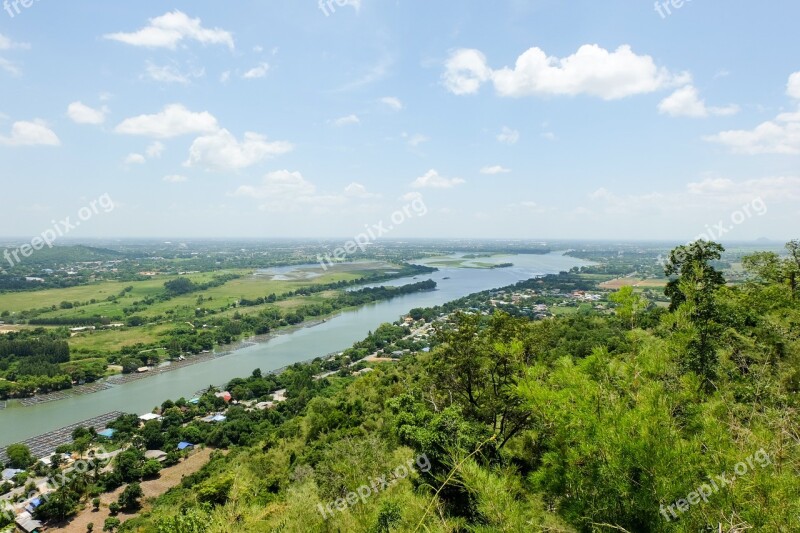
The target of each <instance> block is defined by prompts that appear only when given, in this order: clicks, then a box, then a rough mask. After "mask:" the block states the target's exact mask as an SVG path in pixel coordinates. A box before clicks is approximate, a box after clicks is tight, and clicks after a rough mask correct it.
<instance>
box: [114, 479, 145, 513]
mask: <svg viewBox="0 0 800 533" xmlns="http://www.w3.org/2000/svg"><path fill="white" fill-rule="evenodd" d="M142 496H144V491H142V486H141V485H139V484H138V483H131V484H130V485H128V486H127V487H125V490H123V491H122V494H120V495H119V500H118V503H119V506H120V508H121V509H122V510H124V511H128V512H130V511H136V510H138V509H139V508H140V507H141V506H142V504H141V501H140V500H141V498H142Z"/></svg>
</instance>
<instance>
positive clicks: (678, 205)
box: [589, 176, 800, 223]
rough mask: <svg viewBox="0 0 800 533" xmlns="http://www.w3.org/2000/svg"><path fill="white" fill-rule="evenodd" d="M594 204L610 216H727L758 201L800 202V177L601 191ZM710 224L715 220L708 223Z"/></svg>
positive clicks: (594, 195) (593, 197)
mask: <svg viewBox="0 0 800 533" xmlns="http://www.w3.org/2000/svg"><path fill="white" fill-rule="evenodd" d="M589 197H590V199H591V200H593V205H594V206H595V207H596V208H597V209H599V210H600V211H602V212H604V213H607V214H617V215H625V216H633V215H637V214H645V213H646V214H649V215H651V216H652V215H654V214H657V213H665V214H668V215H670V216H673V217H674V216H675V215H676V214H685V213H687V212H696V213H703V214H706V216H710V215H708V213H709V212H714V213H725V212H726V211H730V212H733V211H736V210H740V209H742V206H745V205H752V203H753V201H754V200H756V199H761V200H762V201H763V202H764V203H765V204H768V205H772V204H775V205H778V204H783V203H793V202H797V201H798V200H800V177H797V176H774V177H762V178H754V179H749V180H740V181H734V180H732V179H728V178H720V177H715V178H706V179H703V180H701V181H696V182H691V183H687V184H686V187H685V188H684V189H683V190H675V191H666V192H647V193H642V194H633V193H621V194H617V193H614V192H612V191H609V190H608V189H606V188H600V189H598V190H596V191H595V192H593V193H592V194H591V195H590V196H589ZM708 222H709V223H710V222H711V220H708Z"/></svg>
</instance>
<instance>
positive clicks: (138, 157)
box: [125, 141, 166, 165]
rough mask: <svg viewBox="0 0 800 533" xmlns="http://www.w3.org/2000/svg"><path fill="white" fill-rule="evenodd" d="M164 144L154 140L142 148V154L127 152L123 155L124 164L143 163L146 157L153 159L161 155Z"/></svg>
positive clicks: (164, 147)
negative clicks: (125, 155)
mask: <svg viewBox="0 0 800 533" xmlns="http://www.w3.org/2000/svg"><path fill="white" fill-rule="evenodd" d="M165 149H166V146H164V144H163V143H161V142H158V141H155V142H154V143H152V144H150V145H149V146H148V147H147V148H145V150H144V155H142V154H136V153H134V154H128V155H127V157H125V164H126V165H144V164H145V163H146V162H147V160H148V159H155V158H159V157H161V154H162V153H164V150H165Z"/></svg>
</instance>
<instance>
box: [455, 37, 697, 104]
mask: <svg viewBox="0 0 800 533" xmlns="http://www.w3.org/2000/svg"><path fill="white" fill-rule="evenodd" d="M442 77H443V81H444V85H445V87H446V88H447V89H448V90H449V91H450V92H452V93H453V94H458V95H464V94H474V93H477V92H478V90H479V89H480V88H481V86H482V85H483V84H484V83H486V82H492V84H493V85H494V88H495V91H497V93H498V94H499V95H500V96H506V97H522V96H532V95H539V96H545V95H573V96H574V95H579V94H586V95H590V96H596V97H599V98H602V99H604V100H616V99H619V98H625V97H628V96H633V95H637V94H646V93H652V92H654V91H657V90H659V89H662V88H664V87H670V86H674V85H677V84H679V83H686V82H688V80H689V76H688V75H687V74H680V75H675V74H672V73H670V72H669V71H668V70H667V69H665V68H663V67H658V66H656V64H655V62H654V61H653V58H652V57H650V56H647V55H637V54H635V53H634V52H633V51H632V50H631V48H630V46H627V45H623V46H620V47H619V48H617V49H616V50H615V51H613V52H609V51H608V50H605V49H604V48H601V47H600V46H598V45H594V44H587V45H583V46H581V47H580V48H579V49H578V51H577V52H576V53H574V54H573V55H571V56H568V57H565V58H558V57H548V56H547V55H546V54H545V52H544V51H543V50H541V49H540V48H531V49H529V50H527V51H526V52H524V53H523V54H522V55H521V56H520V57H519V58H518V59H517V61H516V64H515V66H514V68H513V69H512V68H509V67H505V68H502V69H499V70H493V69H492V68H491V67H490V66H489V64H488V61H487V60H486V56H485V55H484V54H483V53H482V52H480V51H479V50H474V49H461V50H456V51H455V52H453V53H452V54H451V55H450V57H449V58H448V60H447V61H446V63H445V72H444V74H443V76H442Z"/></svg>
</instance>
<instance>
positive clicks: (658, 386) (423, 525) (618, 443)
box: [48, 242, 800, 533]
mask: <svg viewBox="0 0 800 533" xmlns="http://www.w3.org/2000/svg"><path fill="white" fill-rule="evenodd" d="M721 250H722V249H721V247H720V246H719V245H716V244H714V243H704V242H698V243H695V244H692V245H691V246H687V247H681V248H678V249H676V250H675V251H673V253H672V255H671V257H670V260H669V262H668V263H667V271H668V273H670V274H672V277H671V281H670V284H669V285H668V287H667V290H666V292H667V293H668V294H669V295H670V299H671V303H672V305H671V307H670V309H666V308H663V307H658V306H654V305H652V304H650V303H649V302H647V301H646V300H645V299H644V298H643V297H642V295H641V293H637V292H634V291H633V290H630V288H623V289H622V290H620V291H619V292H618V293H616V294H614V295H613V296H612V298H611V300H612V301H613V302H614V304H615V309H614V311H615V312H614V313H611V314H600V313H578V314H574V315H571V316H569V317H562V318H553V319H546V320H539V321H531V320H530V319H528V318H516V317H511V316H509V315H508V314H505V313H502V312H495V313H494V314H493V315H484V314H478V313H473V314H470V313H464V312H461V311H455V312H453V313H451V314H441V315H439V317H438V318H437V319H436V320H435V321H434V322H433V330H434V331H435V333H434V340H433V349H432V350H431V351H430V352H429V353H425V352H413V351H412V353H411V354H409V355H406V356H404V357H402V358H401V359H399V360H397V361H395V362H380V363H376V364H373V365H372V367H371V368H372V371H368V370H362V371H360V372H355V373H353V372H352V371H351V369H348V368H347V367H346V365H343V363H346V362H348V361H349V360H350V359H349V356H350V355H352V353H351V352H352V351H348V352H346V353H345V354H344V355H343V356H342V357H344V358H345V359H343V360H341V361H338V362H337V361H327V362H321V361H317V362H315V363H313V364H308V365H295V366H294V367H292V368H290V369H289V370H287V371H286V372H285V373H283V374H281V375H277V376H275V375H262V374H261V372H260V371H258V370H257V371H254V372H253V375H252V376H250V377H249V378H246V379H236V380H234V381H232V382H231V383H229V384H228V390H229V391H231V394H232V397H233V399H234V400H237V401H238V402H242V403H239V405H234V406H230V407H226V406H225V403H224V402H223V401H222V400H221V399H220V398H218V397H216V396H214V394H213V391H210V392H209V393H208V394H206V395H204V396H203V397H202V398H201V399H200V401H199V403H198V404H197V405H195V406H192V405H189V404H187V402H186V401H185V400H180V401H178V402H176V403H174V404H173V403H172V402H167V403H165V404H164V405H163V406H162V408H161V409H160V410H159V411H160V412H161V414H162V415H163V416H164V418H163V419H162V420H161V421H155V422H148V423H147V425H145V427H144V429H142V430H136V429H135V428H136V420H135V418H134V419H133V420H128V421H126V420H120V421H119V423H118V424H117V425H115V426H114V427H115V428H117V429H118V430H119V434H118V435H117V436H115V439H120V441H126V440H132V442H134V443H137V442H138V444H137V445H136V446H137V447H140V448H143V449H152V448H153V447H163V449H173V448H171V446H174V445H175V443H177V442H179V441H180V440H189V441H190V442H194V443H199V444H203V445H205V446H209V447H212V448H215V449H219V450H223V449H226V450H228V451H227V452H226V453H213V454H212V459H211V461H210V462H209V464H208V465H207V466H206V467H204V468H203V469H201V470H200V471H199V472H198V473H196V474H193V475H190V476H187V477H185V478H184V479H183V480H182V482H181V483H180V485H179V486H178V487H176V488H174V489H173V490H171V491H169V492H168V493H166V494H164V495H163V496H161V497H159V498H157V499H156V500H154V501H151V502H147V503H146V504H145V507H144V508H143V511H142V512H141V513H140V515H139V516H138V517H136V518H133V519H131V520H129V521H127V522H125V523H124V524H123V525H122V526H121V529H120V531H136V532H148V533H149V532H153V533H156V532H158V533H190V532H191V533H196V532H208V533H212V532H230V531H236V532H251V531H252V532H264V531H276V532H277V531H282V532H311V531H313V532H316V531H320V532H349V531H358V532H360V531H364V532H395V531H396V532H406V531H436V532H456V531H474V532H494V531H508V532H515V531H561V532H570V531H581V532H590V531H628V532H650V531H652V532H673V531H674V532H695V531H745V530H754V531H793V530H797V529H798V528H800V503H798V502H799V501H800V500H798V495H799V494H800V482H798V473H800V471H799V470H798V459H799V458H800V454H799V453H798V449H797V444H798V442H800V431H799V430H798V427H797V421H796V415H797V404H798V399H797V392H798V390H799V389H800V373H798V368H800V366H798V365H799V364H800V303H799V301H800V300H799V298H798V294H797V287H796V275H797V272H798V271H800V268H799V267H800V262H798V261H797V259H798V256H797V255H795V256H790V258H788V259H787V258H782V257H779V256H778V255H776V254H771V253H761V254H755V255H753V256H750V257H748V258H746V259H745V261H744V264H745V267H746V268H747V270H748V273H749V275H750V278H749V279H750V281H748V282H746V283H744V284H741V285H738V286H728V285H726V283H725V279H724V278H723V276H722V274H721V273H720V272H719V271H717V270H715V268H714V267H713V266H712V263H713V262H714V261H715V260H717V259H718V258H719V257H718V256H719V254H720V252H721ZM795 250H796V248H795ZM395 330H398V331H395ZM402 330H403V328H400V327H399V326H392V327H390V326H383V327H382V328H381V329H379V330H378V331H376V332H375V333H374V334H371V335H370V337H369V338H368V339H367V340H365V341H362V342H361V343H358V345H357V348H358V349H359V350H360V352H361V353H367V352H369V353H372V352H374V351H376V350H380V349H381V348H382V347H386V346H390V345H391V343H392V342H396V341H397V339H400V338H401V337H402V336H403V335H404V333H402ZM326 368H327V369H330V368H333V369H334V370H336V369H337V368H338V369H339V370H338V372H335V373H334V372H328V373H327V374H324V375H323V374H320V372H321V371H323V370H325V369H326ZM359 368H364V365H363V363H360V364H359V365H357V366H355V369H359ZM278 388H284V389H285V392H281V393H280V394H278V393H272V392H271V391H275V390H277V389H278ZM279 397H280V398H279ZM284 397H285V401H281V400H282V399H283V398H284ZM264 398H274V399H275V402H274V404H270V405H269V407H270V408H266V409H264V410H259V409H255V408H253V405H254V403H255V402H256V401H259V400H263V399H264ZM271 407H274V408H271ZM213 410H217V411H224V412H225V415H226V417H227V418H226V419H224V421H223V422H221V423H218V424H209V423H203V422H198V421H197V420H196V417H197V416H198V413H204V412H208V411H212V412H213ZM134 434H138V436H136V437H133V436H132V435H134ZM137 439H138V440H137ZM164 446H166V447H164ZM140 453H141V452H136V451H130V452H125V454H123V455H124V456H130V457H129V458H128V459H126V460H125V462H124V463H123V462H122V456H121V457H120V460H119V461H118V462H117V463H115V465H116V466H115V469H114V473H113V474H107V475H105V474H104V475H101V476H100V477H99V478H97V480H96V481H95V483H97V485H98V486H103V487H105V488H106V489H110V488H112V487H117V486H120V484H122V483H123V482H124V481H128V482H132V481H135V480H137V479H141V477H142V476H143V475H144V474H142V473H141V472H140V470H131V467H130V464H129V463H128V461H129V460H132V461H134V462H135V461H138V460H140V459H136V454H140ZM124 465H128V466H124ZM137 468H140V469H141V468H144V466H140V467H137ZM131 486H133V485H131ZM65 490H73V489H65ZM74 497H75V498H78V499H79V498H80V496H79V495H74ZM53 500H54V499H52V498H51V501H53ZM48 503H49V502H48Z"/></svg>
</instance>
